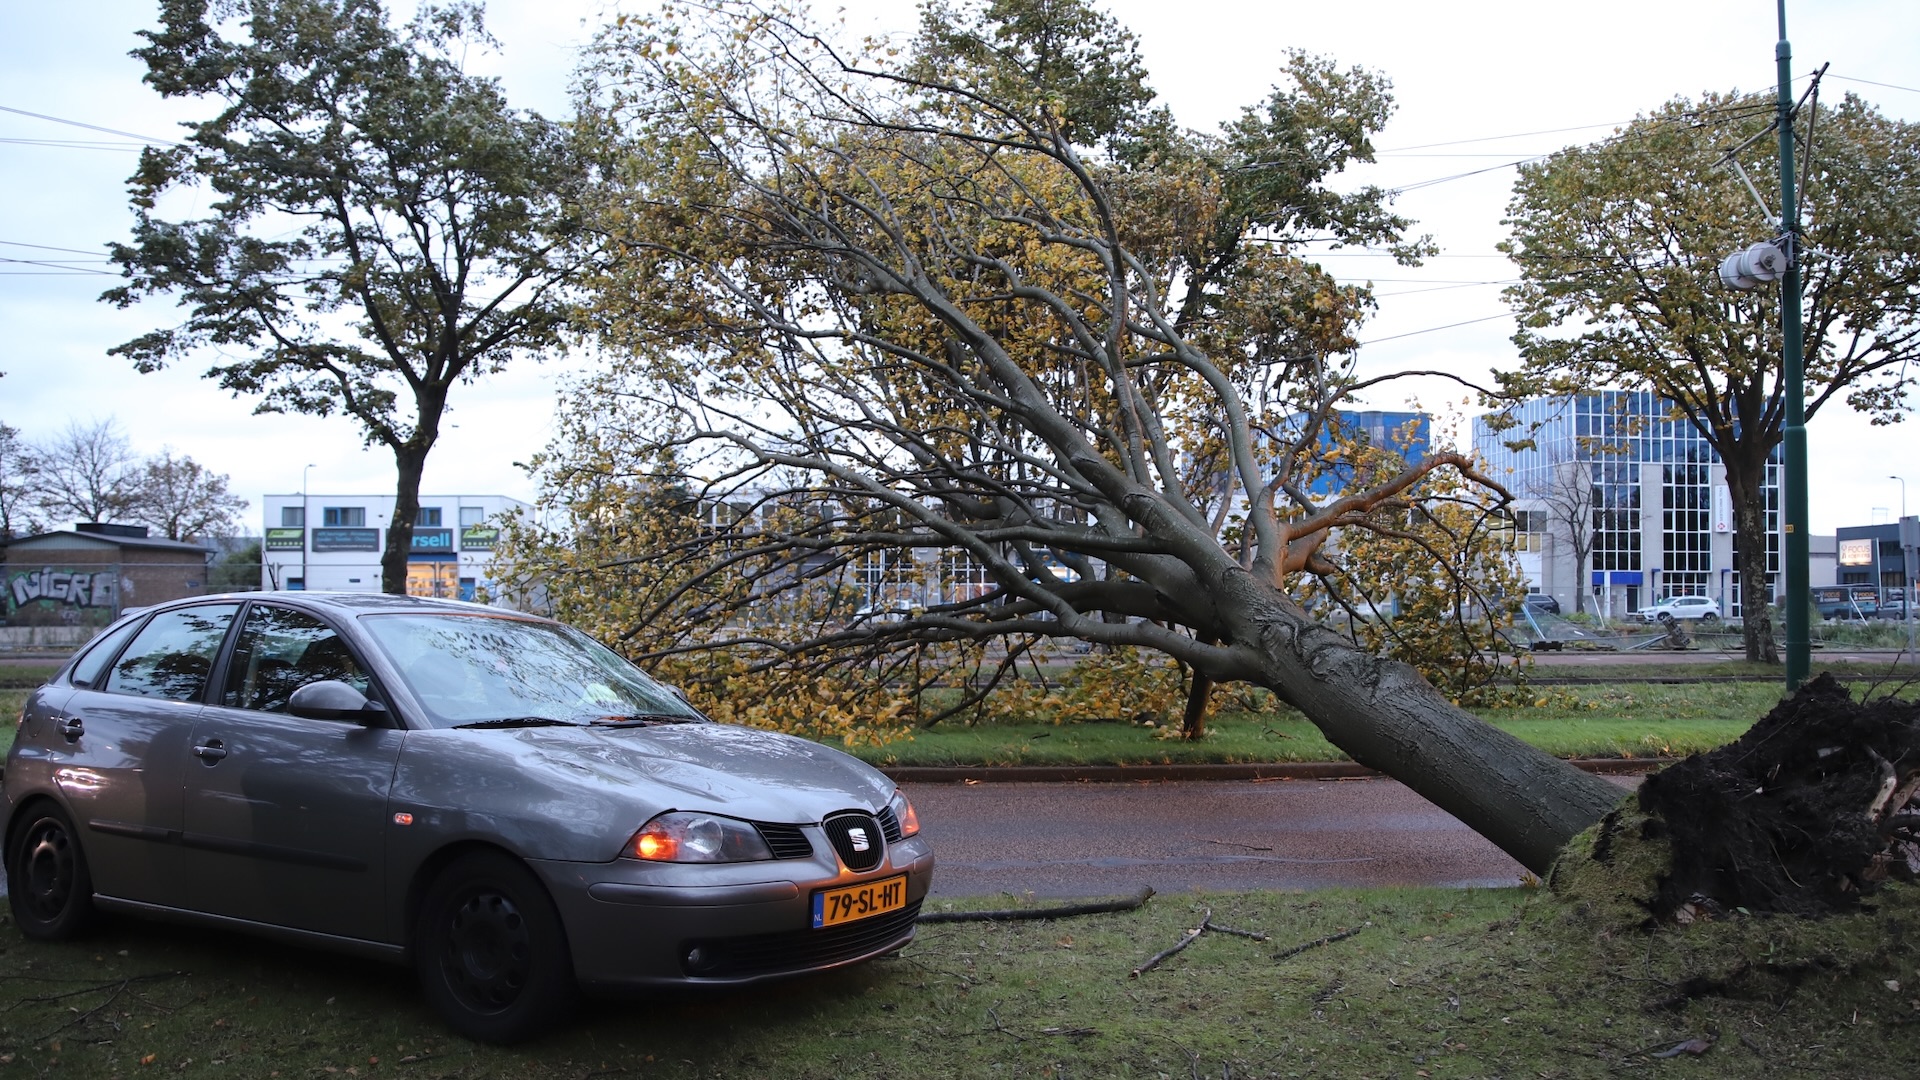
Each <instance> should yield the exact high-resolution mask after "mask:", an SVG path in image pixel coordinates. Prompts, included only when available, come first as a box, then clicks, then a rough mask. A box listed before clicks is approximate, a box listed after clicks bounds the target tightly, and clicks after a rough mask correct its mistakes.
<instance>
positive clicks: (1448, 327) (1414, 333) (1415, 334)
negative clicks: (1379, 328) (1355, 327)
mask: <svg viewBox="0 0 1920 1080" xmlns="http://www.w3.org/2000/svg"><path fill="white" fill-rule="evenodd" d="M1511 318H1513V315H1512V313H1511V312H1502V313H1500V314H1498V315H1488V316H1486V317H1484V318H1479V319H1467V320H1465V321H1464V322H1456V323H1448V324H1447V325H1445V326H1429V327H1427V328H1426V329H1425V330H1409V331H1407V332H1406V333H1404V334H1389V335H1387V336H1386V337H1377V338H1368V339H1367V340H1365V341H1362V342H1360V344H1362V345H1378V344H1380V343H1381V342H1383V341H1399V340H1400V339H1401V338H1410V337H1418V336H1420V335H1421V334H1431V333H1433V332H1434V331H1436V330H1451V329H1453V328H1454V327H1456V326H1472V325H1473V324H1474V323H1483V322H1492V321H1493V320H1495V319H1511Z"/></svg>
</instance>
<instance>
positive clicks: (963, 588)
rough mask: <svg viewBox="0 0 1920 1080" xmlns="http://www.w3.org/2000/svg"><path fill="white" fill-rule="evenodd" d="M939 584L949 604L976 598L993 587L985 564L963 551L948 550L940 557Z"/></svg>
mask: <svg viewBox="0 0 1920 1080" xmlns="http://www.w3.org/2000/svg"><path fill="white" fill-rule="evenodd" d="M940 585H941V592H942V593H943V594H944V597H945V600H946V602H947V603H949V604H958V603H962V602H964V601H967V600H975V599H978V598H980V597H982V596H985V595H987V594H988V593H991V592H992V591H993V590H994V588H995V582H994V580H993V575H992V574H990V573H988V572H987V568H986V566H985V565H983V564H982V563H981V562H980V561H979V560H978V559H975V558H974V557H973V555H972V554H971V553H969V552H965V551H950V552H947V553H946V554H944V555H942V556H941V557H940Z"/></svg>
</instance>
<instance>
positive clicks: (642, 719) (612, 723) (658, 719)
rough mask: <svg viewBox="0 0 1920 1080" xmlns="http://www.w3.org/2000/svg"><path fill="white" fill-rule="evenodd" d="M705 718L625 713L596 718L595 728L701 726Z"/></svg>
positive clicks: (684, 714) (682, 715)
mask: <svg viewBox="0 0 1920 1080" xmlns="http://www.w3.org/2000/svg"><path fill="white" fill-rule="evenodd" d="M703 722H705V721H704V718H702V717H698V716H688V715H687V714H686V713H655V712H648V713H624V714H620V715H607V716H596V717H594V718H593V726H595V727H646V726H648V725H652V724H699V723H703Z"/></svg>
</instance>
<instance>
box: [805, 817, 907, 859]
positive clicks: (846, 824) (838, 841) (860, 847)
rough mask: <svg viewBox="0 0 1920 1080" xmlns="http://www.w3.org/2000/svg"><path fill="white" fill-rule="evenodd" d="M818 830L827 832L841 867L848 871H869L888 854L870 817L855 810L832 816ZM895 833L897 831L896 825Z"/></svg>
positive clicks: (883, 839)
mask: <svg viewBox="0 0 1920 1080" xmlns="http://www.w3.org/2000/svg"><path fill="white" fill-rule="evenodd" d="M820 827H821V828H822V829H825V830H826V833H827V839H828V840H831V841H832V842H833V850H834V851H835V852H837V853H839V855H840V862H841V864H842V865H843V866H845V867H846V868H847V869H849V870H855V871H858V870H871V869H873V868H874V867H876V866H879V865H880V859H881V857H882V856H884V855H885V854H886V853H887V845H886V837H885V835H884V834H883V833H882V832H881V830H880V823H879V822H878V821H875V820H874V818H873V815H872V814H866V813H861V812H860V811H857V810H856V811H848V812H847V813H844V814H835V815H834V816H832V817H830V818H828V819H827V820H825V821H823V822H821V823H820ZM895 830H896V831H898V826H895Z"/></svg>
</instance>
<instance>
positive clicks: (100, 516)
mask: <svg viewBox="0 0 1920 1080" xmlns="http://www.w3.org/2000/svg"><path fill="white" fill-rule="evenodd" d="M30 453H31V455H32V466H31V469H32V480H31V483H32V486H33V490H34V493H35V499H36V501H37V502H38V503H39V506H40V510H41V512H42V514H44V515H45V517H46V518H47V519H49V520H50V521H52V520H57V519H60V518H63V517H64V518H69V519H71V520H74V521H120V520H123V519H125V518H126V517H128V516H129V515H130V514H131V513H132V512H133V509H134V507H135V505H137V503H138V502H139V497H140V483H141V468H140V462H139V461H138V460H137V459H136V458H135V457H134V455H133V450H132V449H131V448H130V447H129V446H128V445H127V436H126V434H125V433H124V432H122V431H121V430H120V425H119V424H118V423H117V422H115V421H114V420H111V419H108V420H96V421H94V422H93V423H91V424H83V423H81V422H80V421H78V420H73V421H69V422H68V423H67V426H66V427H65V428H64V429H62V430H61V432H60V434H58V435H56V436H54V437H53V438H52V439H51V440H50V441H48V442H46V443H43V444H41V445H40V446H37V447H34V448H32V449H31V451H30Z"/></svg>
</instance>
